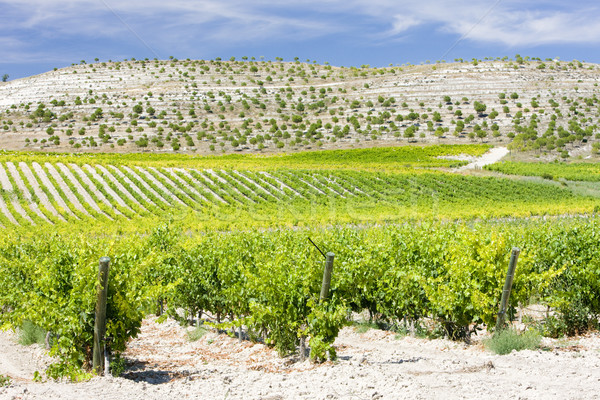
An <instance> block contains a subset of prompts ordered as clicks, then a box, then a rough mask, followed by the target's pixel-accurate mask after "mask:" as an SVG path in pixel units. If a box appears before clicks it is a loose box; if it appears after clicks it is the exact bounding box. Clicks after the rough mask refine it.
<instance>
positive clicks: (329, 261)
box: [319, 252, 334, 301]
mask: <svg viewBox="0 0 600 400" xmlns="http://www.w3.org/2000/svg"><path fill="white" fill-rule="evenodd" d="M333 257H334V254H333V253H332V252H328V253H327V254H325V270H324V271H323V285H322V286H321V295H320V296H319V300H320V301H323V300H326V299H327V296H328V295H329V285H330V284H331V272H332V271H333Z"/></svg>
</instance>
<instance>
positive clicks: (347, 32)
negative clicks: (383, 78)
mask: <svg viewBox="0 0 600 400" xmlns="http://www.w3.org/2000/svg"><path fill="white" fill-rule="evenodd" d="M598 21H600V2H598V0H577V1H564V0H560V1H559V0H529V1H518V0H480V1H472V0H470V1H463V0H423V1H415V0H411V1H408V0H366V1H365V0H295V1H293V2H286V1H281V0H280V1H275V0H258V1H254V0H247V1H244V0H60V1H54V0H0V75H4V74H8V75H9V76H10V79H16V78H20V77H24V76H29V75H34V74H38V73H43V72H46V71H48V70H51V69H52V68H54V67H58V68H60V67H65V66H69V65H71V64H72V63H79V62H80V61H81V60H86V61H87V62H92V61H93V60H94V59H95V58H99V59H100V60H101V61H107V60H109V59H111V60H123V59H125V58H131V57H135V58H137V59H143V58H149V59H153V58H159V59H166V58H168V57H169V56H174V57H176V58H179V59H185V58H190V59H214V58H216V57H221V58H223V59H229V58H230V57H231V56H234V57H236V58H238V59H240V58H241V57H242V56H248V57H252V56H253V57H256V59H260V57H261V56H262V57H264V59H266V60H273V59H275V57H282V58H283V59H284V60H293V59H294V57H299V58H300V59H301V60H303V61H304V60H307V59H310V60H311V61H313V60H316V61H317V62H319V63H323V62H325V61H327V62H329V63H330V64H332V65H338V66H339V65H344V66H352V65H353V66H360V65H363V64H369V65H371V66H386V65H389V64H394V65H396V64H404V63H413V64H418V63H421V62H426V61H431V62H435V61H436V60H446V61H448V62H449V61H452V60H454V59H455V58H463V59H471V58H479V59H482V58H485V57H503V56H509V57H511V58H512V57H514V55H515V54H517V53H518V54H521V55H522V56H531V57H541V58H548V57H550V58H554V57H559V58H560V59H562V60H572V59H578V60H584V61H589V62H600V51H598V50H600V23H599V22H598Z"/></svg>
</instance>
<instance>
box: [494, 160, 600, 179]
mask: <svg viewBox="0 0 600 400" xmlns="http://www.w3.org/2000/svg"><path fill="white" fill-rule="evenodd" d="M486 169H488V170H490V171H498V172H502V173H503V174H507V175H521V176H539V177H542V178H545V179H566V180H569V181H586V182H598V181H600V165H598V164H597V163H586V162H573V163H518V162H502V163H497V164H494V165H489V166H486Z"/></svg>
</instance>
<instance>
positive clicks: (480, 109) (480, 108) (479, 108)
mask: <svg viewBox="0 0 600 400" xmlns="http://www.w3.org/2000/svg"><path fill="white" fill-rule="evenodd" d="M473 108H475V111H477V113H478V114H479V115H481V114H483V113H484V112H485V110H486V108H487V106H486V105H485V104H483V103H480V102H478V101H476V102H474V103H473Z"/></svg>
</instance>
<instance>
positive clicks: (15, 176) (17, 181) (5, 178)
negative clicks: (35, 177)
mask: <svg viewBox="0 0 600 400" xmlns="http://www.w3.org/2000/svg"><path fill="white" fill-rule="evenodd" d="M13 167H14V165H13ZM10 173H11V175H12V177H13V179H14V180H15V184H16V185H17V187H18V189H19V190H20V191H21V192H22V193H23V196H24V197H25V199H26V200H27V201H28V203H29V208H31V210H32V211H33V212H34V213H36V214H37V216H38V217H40V218H41V219H43V220H44V221H46V222H48V223H50V224H53V222H52V221H50V220H49V219H48V217H46V216H45V215H44V213H43V212H42V210H40V208H39V206H38V204H37V203H36V202H34V201H33V198H32V197H31V193H30V192H29V190H28V189H27V187H26V186H25V183H24V182H23V180H22V179H21V176H20V175H19V174H18V171H16V169H15V170H14V171H11V172H10ZM0 179H1V180H2V186H3V187H4V188H5V189H7V188H8V187H10V188H11V189H7V190H12V185H11V183H10V180H9V178H8V175H7V174H6V171H5V170H4V167H3V166H2V164H0ZM7 184H8V185H7ZM5 185H7V186H6V187H5ZM40 201H41V199H40Z"/></svg>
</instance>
